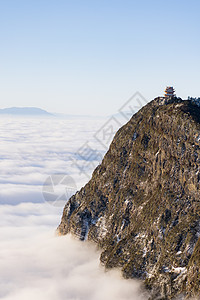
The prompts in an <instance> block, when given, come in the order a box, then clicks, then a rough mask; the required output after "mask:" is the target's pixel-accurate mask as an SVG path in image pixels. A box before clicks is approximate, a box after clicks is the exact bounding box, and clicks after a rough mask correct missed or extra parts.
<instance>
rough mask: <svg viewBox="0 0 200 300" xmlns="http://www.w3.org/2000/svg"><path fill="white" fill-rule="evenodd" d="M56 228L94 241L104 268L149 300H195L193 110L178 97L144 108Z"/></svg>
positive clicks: (198, 199) (199, 219)
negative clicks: (139, 286)
mask: <svg viewBox="0 0 200 300" xmlns="http://www.w3.org/2000/svg"><path fill="white" fill-rule="evenodd" d="M58 231H59V233H60V234H67V233H69V232H71V233H72V234H74V235H76V236H78V237H79V238H80V239H81V240H85V239H88V240H91V241H94V242H96V243H97V244H98V246H99V247H100V248H101V249H102V253H101V262H102V263H103V264H104V265H105V266H106V268H112V267H120V268H121V269H122V272H123V275H124V277H125V278H139V279H142V280H143V282H144V283H145V286H146V287H147V289H149V290H150V291H151V293H152V299H173V298H174V297H177V296H179V297H180V299H185V298H187V297H195V296H196V297H199V293H200V291H199V286H200V107H199V106H197V105H196V104H195V103H192V102H191V101H182V100H181V99H177V98H174V99H171V100H170V101H168V102H166V103H164V105H161V103H160V102H159V101H158V99H157V100H154V101H152V102H150V103H149V104H147V105H146V106H145V107H143V108H142V109H141V110H140V111H139V112H138V113H137V114H135V115H134V116H133V117H132V118H131V120H130V121H129V122H128V123H127V124H126V125H125V126H123V127H122V128H121V129H120V130H119V131H118V132H117V133H116V135H115V137H114V140H113V142H112V144H111V146H110V149H109V151H108V152H107V153H106V155H105V157H104V159H103V161H102V163H101V165H99V166H98V167H97V168H96V169H95V171H94V173H93V175H92V179H91V180H90V181H89V182H88V183H87V184H86V186H85V187H83V188H82V189H81V190H80V191H79V192H77V193H76V194H75V195H74V196H72V197H71V199H70V200H69V201H68V203H67V204H66V206H65V208H64V211H63V216H62V220H61V224H60V226H59V227H58ZM198 299H199V298H198Z"/></svg>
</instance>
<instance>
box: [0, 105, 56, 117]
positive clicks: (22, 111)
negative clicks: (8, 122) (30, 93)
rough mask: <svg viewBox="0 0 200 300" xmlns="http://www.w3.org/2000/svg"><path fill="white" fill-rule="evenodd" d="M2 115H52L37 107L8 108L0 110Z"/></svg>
mask: <svg viewBox="0 0 200 300" xmlns="http://www.w3.org/2000/svg"><path fill="white" fill-rule="evenodd" d="M0 114H2V115H35V116H37V115H46V116H51V115H52V114H51V113H49V112H47V111H46V110H44V109H41V108H37V107H9V108H3V109H0Z"/></svg>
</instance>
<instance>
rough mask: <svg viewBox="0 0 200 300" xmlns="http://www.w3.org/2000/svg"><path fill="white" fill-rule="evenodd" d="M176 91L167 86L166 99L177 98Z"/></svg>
mask: <svg viewBox="0 0 200 300" xmlns="http://www.w3.org/2000/svg"><path fill="white" fill-rule="evenodd" d="M175 96H176V95H175V89H174V88H173V86H167V87H166V89H165V95H164V97H165V98H168V97H175Z"/></svg>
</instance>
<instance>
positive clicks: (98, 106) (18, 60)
mask: <svg viewBox="0 0 200 300" xmlns="http://www.w3.org/2000/svg"><path fill="white" fill-rule="evenodd" d="M199 12H200V1H199V0H190V1H188V0H187V1H186V0H173V1H172V0H168V1H161V0H151V1H150V0H132V1H131V0H130V1H129V0H120V1H119V0H98V1H97V0H0V107H1V108H3V107H10V106H38V107H40V108H43V109H46V110H48V111H51V112H63V113H69V114H105V115H108V114H112V113H115V112H116V111H117V110H118V109H119V108H120V107H121V105H123V103H124V102H125V101H126V100H127V99H128V98H129V97H130V96H131V95H132V94H134V93H135V92H136V91H139V92H140V93H141V94H143V95H144V97H145V98H147V99H148V100H151V99H152V98H154V97H156V96H158V95H160V94H162V93H163V89H164V88H165V86H166V85H174V87H175V88H176V92H177V94H178V96H181V97H183V98H185V97H187V96H189V95H190V96H200V38H199V36H200V21H199Z"/></svg>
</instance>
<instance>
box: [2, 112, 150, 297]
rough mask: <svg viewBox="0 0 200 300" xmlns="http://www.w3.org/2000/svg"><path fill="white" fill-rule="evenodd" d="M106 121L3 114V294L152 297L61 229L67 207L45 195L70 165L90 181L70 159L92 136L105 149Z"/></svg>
mask: <svg viewBox="0 0 200 300" xmlns="http://www.w3.org/2000/svg"><path fill="white" fill-rule="evenodd" d="M98 122H99V123H98ZM101 122H102V120H99V121H98V120H92V119H90V120H88V121H86V120H81V119H80V120H79V121H78V122H77V120H64V119H63V120H62V119H56V118H51V119H31V120H30V119H20V118H12V119H9V118H1V119H0V135H1V140H2V143H1V149H0V152H1V159H0V167H1V168H0V242H1V247H0V299H2V300H27V299H29V300H33V299H34V300H35V299H37V300H102V299H104V300H112V299H115V300H141V299H146V297H145V296H144V295H142V293H141V290H140V284H139V283H138V282H136V281H133V280H130V281H128V280H124V279H122V278H121V275H120V272H119V271H118V270H114V271H110V272H106V273H105V271H104V268H103V267H102V266H100V265H99V253H98V252H97V251H96V249H95V246H94V245H92V244H90V243H88V242H85V243H83V242H79V241H76V240H74V239H73V238H72V237H70V236H65V237H58V236H56V235H55V229H56V227H57V226H58V224H59V222H60V218H61V215H62V207H56V206H52V205H50V204H49V203H47V202H45V201H44V199H43V197H42V184H43V182H44V180H45V179H46V177H47V176H48V175H49V174H53V173H56V172H57V173H60V172H62V173H63V172H65V173H67V174H69V175H70V176H72V177H73V178H75V180H76V183H77V188H79V187H80V186H81V185H82V184H83V183H84V182H86V181H87V180H88V179H87V178H86V177H83V176H80V175H79V172H77V168H76V167H74V166H73V165H72V164H71V158H72V157H75V154H76V151H77V149H78V148H79V147H81V146H82V144H84V143H85V141H86V139H88V140H90V141H91V145H92V146H93V147H96V148H98V151H101V152H102V153H104V152H105V149H103V148H102V147H101V145H100V144H98V143H97V142H96V141H95V140H94V138H93V134H94V132H95V130H96V129H98V127H99V125H100V123H101ZM79 162H80V163H81V162H82V161H81V159H80V161H79ZM93 163H94V164H97V163H98V162H97V161H95V159H93ZM88 172H90V174H91V172H92V170H91V169H88Z"/></svg>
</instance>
